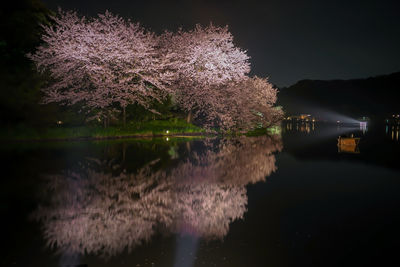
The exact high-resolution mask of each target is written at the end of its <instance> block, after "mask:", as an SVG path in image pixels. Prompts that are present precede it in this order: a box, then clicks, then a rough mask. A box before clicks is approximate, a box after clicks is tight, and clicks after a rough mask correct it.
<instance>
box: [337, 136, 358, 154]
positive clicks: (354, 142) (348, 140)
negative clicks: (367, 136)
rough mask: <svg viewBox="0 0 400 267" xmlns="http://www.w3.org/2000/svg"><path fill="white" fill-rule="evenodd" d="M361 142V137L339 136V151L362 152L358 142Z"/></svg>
mask: <svg viewBox="0 0 400 267" xmlns="http://www.w3.org/2000/svg"><path fill="white" fill-rule="evenodd" d="M359 142H360V138H359V137H353V135H351V137H343V136H339V138H338V143H337V146H338V152H339V153H356V154H357V153H360V151H359V149H358V143H359Z"/></svg>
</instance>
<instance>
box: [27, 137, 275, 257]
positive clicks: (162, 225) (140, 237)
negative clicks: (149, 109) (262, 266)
mask: <svg viewBox="0 0 400 267" xmlns="http://www.w3.org/2000/svg"><path fill="white" fill-rule="evenodd" d="M204 142H205V143H207V142H208V141H204ZM281 149H282V143H281V140H280V137H267V136H262V137H251V138H249V137H240V138H237V139H230V140H223V141H221V142H219V143H218V144H217V145H212V142H209V144H208V149H207V150H206V151H205V152H203V153H197V152H189V157H187V158H186V159H183V160H182V161H181V162H180V163H179V164H177V165H176V166H175V167H172V168H163V169H160V168H155V167H154V166H155V165H157V164H158V163H159V162H158V160H155V161H152V162H150V163H148V164H146V165H145V166H143V167H141V168H139V169H138V170H137V171H136V172H134V173H127V172H126V171H121V172H119V173H115V172H107V171H104V170H101V165H102V163H101V161H100V160H91V161H90V162H92V163H93V162H97V166H99V167H100V168H95V167H88V166H89V165H93V164H81V165H84V166H85V167H81V168H80V169H79V170H78V171H77V170H72V169H70V170H65V171H64V172H63V173H61V174H57V175H51V176H47V178H46V188H45V189H44V190H43V192H42V197H43V201H42V204H41V205H40V206H39V207H38V209H37V210H36V211H35V212H34V214H33V217H34V218H35V219H36V220H38V221H39V222H40V223H41V224H42V226H43V231H44V232H43V235H44V238H45V240H46V241H47V244H48V245H49V246H50V247H52V248H56V249H57V250H59V251H60V252H62V253H64V254H76V253H81V254H84V253H91V254H97V255H101V256H104V257H106V258H107V257H110V256H114V255H117V254H119V253H121V252H123V251H124V250H128V251H131V250H132V249H134V248H135V247H136V246H138V245H140V244H142V243H143V242H148V241H150V239H151V238H152V236H153V235H154V234H155V233H157V232H158V231H163V232H164V233H165V232H166V233H181V234H188V235H191V236H195V237H200V238H203V239H221V238H223V237H224V236H225V235H226V234H227V233H228V231H229V225H230V223H231V222H233V221H235V220H237V219H243V214H244V213H245V211H246V205H247V195H246V193H247V191H246V185H248V184H252V183H257V182H259V181H264V180H265V178H266V177H267V176H269V175H270V174H271V173H272V172H274V171H275V170H276V165H275V155H274V153H275V152H277V151H280V150H281ZM106 169H107V168H106ZM44 200H46V201H44Z"/></svg>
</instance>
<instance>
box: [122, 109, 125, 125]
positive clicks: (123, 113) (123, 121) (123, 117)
mask: <svg viewBox="0 0 400 267" xmlns="http://www.w3.org/2000/svg"><path fill="white" fill-rule="evenodd" d="M122 123H123V125H124V128H125V127H126V108H125V106H124V107H122Z"/></svg>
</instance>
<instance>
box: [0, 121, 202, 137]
mask: <svg viewBox="0 0 400 267" xmlns="http://www.w3.org/2000/svg"><path fill="white" fill-rule="evenodd" d="M201 133H205V130H204V129H202V128H199V127H197V126H195V125H193V124H190V123H187V122H186V121H184V120H177V119H175V120H154V121H147V122H132V123H129V124H128V125H127V126H126V127H118V126H111V127H108V128H103V127H100V126H81V127H64V126H57V127H49V128H32V127H26V126H23V125H19V126H17V127H13V128H8V129H4V128H3V129H2V130H1V132H0V138H1V139H3V140H63V139H106V138H123V137H135V136H160V135H178V134H201Z"/></svg>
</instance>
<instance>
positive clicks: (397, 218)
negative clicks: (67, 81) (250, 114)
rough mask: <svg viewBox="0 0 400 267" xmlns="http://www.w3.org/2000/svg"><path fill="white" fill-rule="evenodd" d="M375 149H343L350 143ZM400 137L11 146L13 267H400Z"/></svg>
mask: <svg viewBox="0 0 400 267" xmlns="http://www.w3.org/2000/svg"><path fill="white" fill-rule="evenodd" d="M344 134H348V135H350V134H354V135H355V136H359V137H361V140H360V143H359V145H358V147H351V146H350V147H347V148H340V147H338V146H337V138H338V136H339V135H344ZM398 135H399V128H398V126H393V127H392V126H386V125H373V124H372V125H371V126H369V128H368V129H365V128H362V129H360V128H359V127H345V126H338V125H331V126H329V125H322V124H301V123H300V124H296V123H284V124H283V125H282V134H281V136H271V137H269V136H262V137H240V138H230V139H218V138H214V139H188V138H168V139H167V138H160V139H153V140H152V139H148V140H118V141H101V142H100V141H98V142H37V143H33V142H31V143H16V144H12V143H7V144H5V143H2V145H1V146H2V148H1V162H2V168H3V170H4V171H3V174H4V175H2V178H1V206H0V207H1V215H2V216H1V218H2V230H3V231H2V243H3V248H2V257H1V259H0V262H1V265H2V266H82V267H83V266H90V267H92V266H173V267H178V266H182V267H184V266H185V267H186V266H188V267H191V266H309V265H314V266H343V265H347V266H365V265H366V264H371V263H372V264H376V265H378V266H382V265H383V262H385V266H399V264H400V260H399V257H398V256H397V247H398V246H399V243H400V231H399V225H400V224H399V223H400V212H399V211H400V209H399V207H400V164H399V155H400V154H399V152H400V142H399V137H398Z"/></svg>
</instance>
